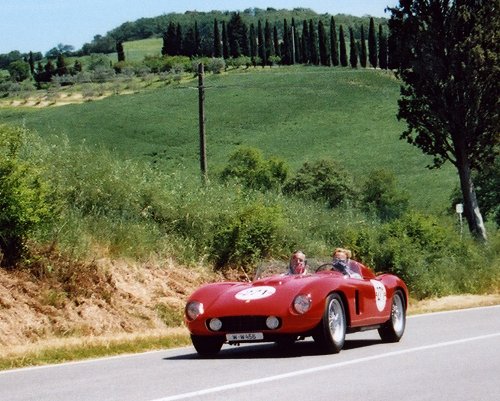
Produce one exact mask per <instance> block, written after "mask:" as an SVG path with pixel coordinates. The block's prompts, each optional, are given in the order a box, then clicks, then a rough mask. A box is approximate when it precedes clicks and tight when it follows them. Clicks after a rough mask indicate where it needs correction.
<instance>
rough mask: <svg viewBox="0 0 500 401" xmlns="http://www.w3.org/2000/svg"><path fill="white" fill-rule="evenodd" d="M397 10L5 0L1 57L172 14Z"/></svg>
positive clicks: (322, 4)
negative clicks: (296, 10) (269, 9)
mask: <svg viewBox="0 0 500 401" xmlns="http://www.w3.org/2000/svg"><path fill="white" fill-rule="evenodd" d="M396 4H398V1H397V0H297V1H295V0H262V1H261V0H222V1H203V0H180V1H178V0H174V1H172V0H169V1H165V0H131V1H123V0H0V10H1V16H2V22H1V23H0V54H3V53H8V52H10V51H12V50H19V51H20V52H22V53H24V52H29V51H30V50H31V51H34V52H38V51H39V52H42V53H46V52H47V51H48V50H50V49H52V48H53V47H56V46H57V45H58V44H59V43H62V44H64V45H71V46H73V47H74V48H75V49H80V48H81V47H82V45H83V44H84V43H87V42H90V41H92V39H93V37H94V36H95V35H105V34H106V33H107V32H108V31H110V30H112V29H113V28H116V27H117V26H119V25H121V24H122V23H124V22H126V21H135V20H136V19H139V18H142V17H155V16H159V15H162V14H168V13H171V12H182V13H183V12H185V11H194V10H196V11H211V10H223V11H236V10H240V11H242V10H245V9H247V8H253V7H257V8H262V9H266V8H267V7H273V8H277V9H283V8H284V9H292V8H295V7H306V8H311V9H312V10H314V11H316V12H318V13H330V14H333V15H335V14H340V13H343V14H351V15H356V16H362V15H371V16H374V17H384V16H385V17H389V15H388V14H384V9H385V8H386V6H388V5H389V6H391V7H392V6H394V5H396Z"/></svg>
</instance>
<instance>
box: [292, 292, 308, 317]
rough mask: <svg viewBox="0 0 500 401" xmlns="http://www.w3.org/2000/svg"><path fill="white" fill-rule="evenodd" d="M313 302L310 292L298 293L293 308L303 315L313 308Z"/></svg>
mask: <svg viewBox="0 0 500 401" xmlns="http://www.w3.org/2000/svg"><path fill="white" fill-rule="evenodd" d="M311 304H312V300H311V296H310V295H309V294H307V295H304V294H301V295H297V296H296V297H295V299H294V300H293V309H295V311H296V312H297V313H300V314H301V315H303V314H304V313H306V312H307V311H308V310H309V309H311Z"/></svg>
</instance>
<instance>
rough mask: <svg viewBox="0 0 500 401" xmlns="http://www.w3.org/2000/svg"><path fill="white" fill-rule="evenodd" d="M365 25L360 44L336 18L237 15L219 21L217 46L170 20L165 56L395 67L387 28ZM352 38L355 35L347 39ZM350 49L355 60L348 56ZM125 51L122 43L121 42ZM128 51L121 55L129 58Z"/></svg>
mask: <svg viewBox="0 0 500 401" xmlns="http://www.w3.org/2000/svg"><path fill="white" fill-rule="evenodd" d="M365 32H366V31H365V28H364V25H361V26H360V30H359V39H356V37H357V36H358V35H357V33H355V30H354V28H353V27H349V28H348V32H345V30H344V27H343V25H340V26H339V28H338V30H337V25H336V21H335V18H334V17H333V16H331V17H330V19H329V25H327V24H326V23H325V22H323V20H322V19H319V20H318V21H317V22H315V21H313V19H309V20H303V21H302V22H301V23H296V21H295V18H292V19H291V21H290V22H289V21H288V20H287V19H284V20H283V24H282V28H281V29H280V27H279V26H278V25H277V24H276V23H275V24H271V23H270V22H269V20H267V19H266V20H265V21H263V20H260V19H259V20H258V21H257V23H256V24H254V23H253V22H251V23H250V25H247V24H246V23H245V22H244V20H243V18H242V17H241V15H240V14H239V13H234V14H232V16H231V18H230V20H229V21H228V22H227V23H226V21H220V22H219V21H218V20H217V19H214V21H213V30H212V35H211V39H212V46H211V47H207V46H203V45H202V44H203V42H206V38H204V37H203V35H202V33H201V32H200V29H199V27H198V23H197V22H196V21H195V22H194V24H193V25H191V26H188V27H187V28H186V27H183V26H182V25H181V24H180V23H175V22H173V21H170V23H169V24H168V28H167V30H166V32H165V33H164V34H163V47H162V49H161V53H162V55H165V56H166V55H169V56H177V55H182V56H187V57H207V56H208V57H217V58H218V57H222V58H224V59H229V58H238V57H242V56H243V57H249V58H250V59H251V61H252V64H253V65H273V64H282V65H292V64H296V63H298V64H312V65H325V66H343V67H347V66H351V67H353V68H357V67H358V66H361V67H367V66H371V67H373V68H376V67H380V68H382V69H387V68H390V67H391V63H390V61H391V59H394V58H391V57H389V55H390V48H389V41H388V38H387V34H386V32H385V30H384V27H383V24H379V25H378V27H376V25H375V21H374V18H370V20H369V27H368V32H367V33H366V34H365ZM347 34H348V35H349V36H348V38H346V36H347ZM347 45H348V46H349V57H348V56H347V48H348V47H347ZM118 46H121V42H118ZM121 51H122V49H120V47H117V52H118V55H119V60H120V54H121V55H122V57H121V60H122V61H123V60H124V59H125V54H124V53H122V52H121Z"/></svg>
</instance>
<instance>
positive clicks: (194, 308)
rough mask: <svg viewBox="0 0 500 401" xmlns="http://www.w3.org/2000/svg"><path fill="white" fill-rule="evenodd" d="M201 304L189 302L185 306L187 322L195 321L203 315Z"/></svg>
mask: <svg viewBox="0 0 500 401" xmlns="http://www.w3.org/2000/svg"><path fill="white" fill-rule="evenodd" d="M204 312H205V311H204V309H203V304H202V303H201V302H198V301H190V302H188V303H187V305H186V317H187V318H188V319H189V320H195V319H196V318H197V317H198V316H200V315H203V313H204Z"/></svg>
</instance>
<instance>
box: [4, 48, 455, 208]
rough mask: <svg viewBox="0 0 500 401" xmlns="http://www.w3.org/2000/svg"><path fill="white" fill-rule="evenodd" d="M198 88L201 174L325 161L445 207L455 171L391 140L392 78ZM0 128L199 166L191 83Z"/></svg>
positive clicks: (319, 77)
mask: <svg viewBox="0 0 500 401" xmlns="http://www.w3.org/2000/svg"><path fill="white" fill-rule="evenodd" d="M153 41H154V39H151V43H152V42H153ZM127 45H128V46H129V45H131V43H130V42H129V43H127ZM140 48H141V49H142V50H143V51H144V46H143V45H142V46H141V47H140ZM205 85H206V93H205V99H206V102H205V109H206V132H207V155H208V172H209V175H213V174H215V173H216V172H217V171H220V170H221V168H222V167H223V166H224V164H225V163H226V161H227V159H228V156H229V154H230V153H232V152H233V151H234V150H235V149H236V148H237V147H238V146H242V145H245V146H252V147H257V148H260V149H261V150H262V151H263V152H264V153H265V155H266V156H279V157H281V158H284V159H285V160H286V161H287V163H288V164H289V165H290V167H291V168H292V170H296V169H297V168H298V167H300V166H301V165H302V163H303V162H304V161H306V160H315V159H321V158H331V159H335V160H337V161H339V162H340V163H341V164H342V165H344V166H345V167H347V168H348V169H349V170H350V171H351V172H352V174H353V175H354V176H355V177H356V179H357V180H361V181H362V180H363V179H364V177H365V176H366V174H367V173H368V172H369V171H371V170H373V169H375V168H386V169H389V170H391V171H393V172H394V173H395V174H396V175H397V177H398V179H399V184H400V185H401V187H402V188H404V189H406V190H408V191H410V192H411V193H412V204H413V205H414V206H416V207H419V208H422V209H425V210H433V211H441V210H443V209H444V208H445V207H446V206H447V203H448V199H449V195H450V192H451V191H452V189H453V187H454V186H455V183H456V174H455V172H454V170H453V169H452V168H451V167H450V166H447V167H446V168H444V169H441V170H437V171H434V170H432V171H430V170H428V169H426V168H425V166H426V165H427V164H428V163H430V158H429V157H426V156H424V155H423V154H422V153H421V152H420V151H419V150H418V149H417V148H415V147H413V146H410V145H408V144H407V143H406V142H404V141H401V140H399V135H400V133H401V132H402V131H403V129H404V128H405V124H404V123H403V122H398V121H397V119H396V113H397V99H398V97H399V84H398V82H397V80H396V79H395V78H394V77H393V75H392V74H391V73H387V72H383V71H378V70H377V71H375V70H366V69H359V70H352V69H343V68H326V67H304V66H296V67H275V68H272V69H269V68H266V69H262V68H260V67H259V68H250V69H248V70H243V69H240V70H235V71H231V72H229V73H225V74H220V75H207V76H206V80H205ZM0 122H10V123H15V124H23V125H25V126H26V127H28V128H31V129H35V130H37V131H38V132H39V133H40V134H41V135H42V136H45V135H50V134H64V135H67V136H68V137H69V138H70V140H72V141H74V142H75V143H80V142H82V141H85V143H86V144H87V145H94V144H95V145H101V146H105V147H108V148H111V149H114V150H115V151H116V152H117V155H119V157H123V158H127V159H129V158H132V159H146V160H148V159H150V160H151V161H153V160H154V161H155V162H156V163H157V165H158V166H160V167H161V168H162V169H165V170H168V171H173V170H176V169H178V168H180V167H182V168H183V169H186V170H187V171H190V172H192V173H193V174H197V173H198V169H199V134H198V90H197V79H195V78H193V79H192V80H187V81H183V82H182V83H178V84H173V85H169V86H165V87H163V88H159V89H151V90H149V91H146V92H141V93H137V94H133V95H120V96H112V97H109V98H106V99H104V100H100V101H93V102H87V103H83V104H73V105H67V106H60V107H50V108H44V109H33V108H5V107H4V108H0Z"/></svg>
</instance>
